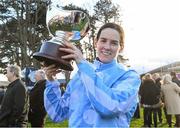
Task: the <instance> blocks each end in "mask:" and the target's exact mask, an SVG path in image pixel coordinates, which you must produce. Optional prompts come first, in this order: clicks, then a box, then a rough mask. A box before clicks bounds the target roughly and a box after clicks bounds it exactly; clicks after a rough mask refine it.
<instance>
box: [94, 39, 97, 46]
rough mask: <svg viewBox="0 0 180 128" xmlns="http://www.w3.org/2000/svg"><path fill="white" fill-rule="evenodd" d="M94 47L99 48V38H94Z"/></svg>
mask: <svg viewBox="0 0 180 128" xmlns="http://www.w3.org/2000/svg"><path fill="white" fill-rule="evenodd" d="M94 46H95V48H97V38H94Z"/></svg>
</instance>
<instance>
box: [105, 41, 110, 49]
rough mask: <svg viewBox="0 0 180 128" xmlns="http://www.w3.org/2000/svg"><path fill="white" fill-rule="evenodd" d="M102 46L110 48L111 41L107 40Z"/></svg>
mask: <svg viewBox="0 0 180 128" xmlns="http://www.w3.org/2000/svg"><path fill="white" fill-rule="evenodd" d="M104 48H105V49H110V48H111V43H110V42H108V41H107V42H106V43H105V44H104Z"/></svg>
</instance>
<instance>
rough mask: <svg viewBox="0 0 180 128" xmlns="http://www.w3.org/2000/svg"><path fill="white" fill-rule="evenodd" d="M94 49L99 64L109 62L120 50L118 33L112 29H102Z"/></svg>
mask: <svg viewBox="0 0 180 128" xmlns="http://www.w3.org/2000/svg"><path fill="white" fill-rule="evenodd" d="M96 48H97V54H98V58H99V60H100V61H101V62H103V63H109V62H111V61H112V60H113V59H114V58H115V57H116V56H117V54H118V53H119V52H120V51H121V50H122V47H121V46H120V34H119V32H118V31H117V30H115V29H112V28H105V29H103V30H102V31H101V33H100V35H99V38H98V40H97V42H96Z"/></svg>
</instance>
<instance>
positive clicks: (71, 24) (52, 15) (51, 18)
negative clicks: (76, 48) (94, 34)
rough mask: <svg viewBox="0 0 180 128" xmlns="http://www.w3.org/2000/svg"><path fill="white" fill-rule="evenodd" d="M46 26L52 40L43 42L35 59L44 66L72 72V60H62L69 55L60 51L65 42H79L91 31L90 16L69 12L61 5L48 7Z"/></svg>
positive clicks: (78, 12) (77, 11) (80, 11)
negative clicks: (62, 57) (52, 65)
mask: <svg viewBox="0 0 180 128" xmlns="http://www.w3.org/2000/svg"><path fill="white" fill-rule="evenodd" d="M46 25H47V28H48V31H49V33H50V36H52V39H50V40H49V41H46V42H43V43H42V45H41V48H40V50H39V52H36V53H34V54H33V57H34V58H35V59H37V60H38V61H40V62H42V64H43V65H44V66H49V65H51V64H55V66H56V67H58V68H60V69H63V70H67V71H72V70H73V67H72V60H64V59H61V56H64V55H67V54H68V53H66V52H62V51H60V50H59V48H60V47H64V44H63V43H64V42H66V41H70V42H72V43H76V42H79V41H80V40H81V39H82V38H83V37H85V36H86V34H87V32H88V30H89V28H90V27H89V18H88V15H87V14H86V13H85V12H84V11H82V10H69V9H65V7H62V6H59V5H53V4H52V3H51V4H50V5H49V6H48V10H47V13H46Z"/></svg>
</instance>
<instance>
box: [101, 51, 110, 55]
mask: <svg viewBox="0 0 180 128" xmlns="http://www.w3.org/2000/svg"><path fill="white" fill-rule="evenodd" d="M102 53H103V54H104V55H110V54H111V52H110V51H103V52H102Z"/></svg>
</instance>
